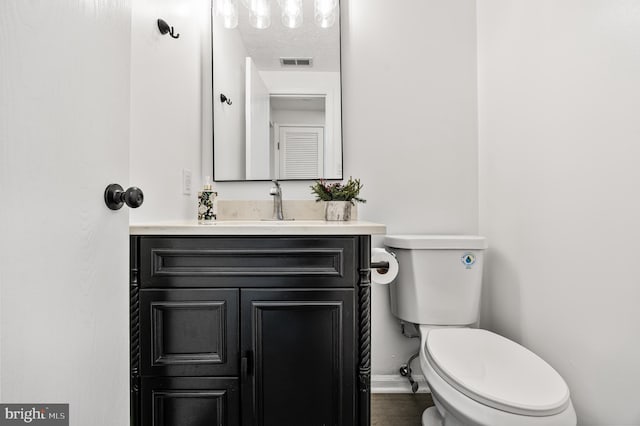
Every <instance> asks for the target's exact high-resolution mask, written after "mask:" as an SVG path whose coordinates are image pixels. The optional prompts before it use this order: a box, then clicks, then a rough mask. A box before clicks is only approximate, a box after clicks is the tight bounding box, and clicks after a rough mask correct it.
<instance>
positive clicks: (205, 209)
mask: <svg viewBox="0 0 640 426" xmlns="http://www.w3.org/2000/svg"><path fill="white" fill-rule="evenodd" d="M217 196H218V193H217V192H214V191H213V184H212V183H211V176H206V177H205V179H204V188H203V189H202V191H200V192H198V223H199V224H201V225H209V224H212V223H213V222H214V221H215V220H216V210H215V207H216V206H215V200H216V197H217Z"/></svg>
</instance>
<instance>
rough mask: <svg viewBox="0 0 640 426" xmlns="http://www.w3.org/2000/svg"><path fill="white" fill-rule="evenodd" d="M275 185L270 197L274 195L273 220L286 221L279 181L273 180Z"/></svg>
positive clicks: (270, 191)
mask: <svg viewBox="0 0 640 426" xmlns="http://www.w3.org/2000/svg"><path fill="white" fill-rule="evenodd" d="M273 184H274V185H275V186H272V187H271V189H270V190H269V195H273V217H272V219H273V220H284V215H283V214H282V188H281V187H280V184H279V183H278V181H277V180H275V179H274V180H273Z"/></svg>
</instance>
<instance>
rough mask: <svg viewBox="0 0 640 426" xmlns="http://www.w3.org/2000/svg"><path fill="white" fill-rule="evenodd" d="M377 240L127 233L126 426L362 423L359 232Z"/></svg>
mask: <svg viewBox="0 0 640 426" xmlns="http://www.w3.org/2000/svg"><path fill="white" fill-rule="evenodd" d="M384 232H385V227H384V226H383V225H378V224H374V223H370V222H362V221H353V222H335V223H332V222H324V221H288V222H268V221H228V222H216V223H215V224H214V225H209V226H203V225H200V226H198V225H195V224H188V223H185V224H155V225H141V226H132V227H131V413H132V425H135V426H151V425H153V426H160V425H167V426H169V425H181V426H182V425H188V426H198V425H202V426H204V425H206V426H212V425H220V426H222V425H224V426H236V425H243V426H254V425H264V426H300V425H305V426H329V425H331V426H346V425H358V426H364V425H368V424H369V418H370V415H369V401H370V398H369V396H370V395H369V382H370V359H371V358H370V350H371V345H370V289H369V285H370V271H369V265H370V239H371V237H370V236H371V235H372V234H383V233H384Z"/></svg>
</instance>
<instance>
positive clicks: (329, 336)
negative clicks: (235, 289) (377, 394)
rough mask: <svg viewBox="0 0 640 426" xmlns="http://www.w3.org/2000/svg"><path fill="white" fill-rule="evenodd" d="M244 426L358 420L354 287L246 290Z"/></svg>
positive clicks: (320, 425) (323, 425)
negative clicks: (355, 416) (355, 390)
mask: <svg viewBox="0 0 640 426" xmlns="http://www.w3.org/2000/svg"><path fill="white" fill-rule="evenodd" d="M241 300H242V302H241V303H242V308H241V309H242V329H243V330H242V343H241V347H242V349H241V356H243V358H244V359H246V362H247V368H246V374H244V371H245V369H244V368H243V377H242V380H243V382H242V383H243V410H242V411H243V424H244V425H245V426H249V425H251V426H253V425H260V426H300V425H305V426H330V425H331V426H338V425H339V426H345V425H350V424H354V387H355V364H356V355H355V345H354V329H355V323H354V318H353V313H354V292H353V290H350V289H345V290H273V289H272V290H242V292H241Z"/></svg>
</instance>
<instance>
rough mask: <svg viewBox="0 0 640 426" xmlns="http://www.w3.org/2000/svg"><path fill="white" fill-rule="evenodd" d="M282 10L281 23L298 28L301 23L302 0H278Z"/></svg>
mask: <svg viewBox="0 0 640 426" xmlns="http://www.w3.org/2000/svg"><path fill="white" fill-rule="evenodd" d="M278 4H279V5H280V10H281V11H282V25H284V26H285V27H287V28H298V27H299V26H300V25H302V0H278Z"/></svg>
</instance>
